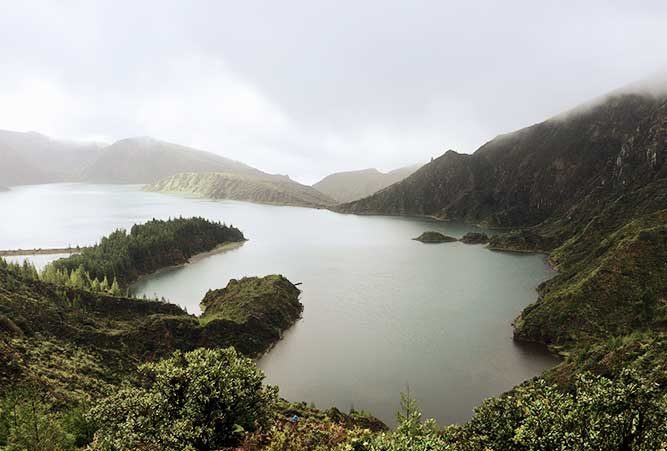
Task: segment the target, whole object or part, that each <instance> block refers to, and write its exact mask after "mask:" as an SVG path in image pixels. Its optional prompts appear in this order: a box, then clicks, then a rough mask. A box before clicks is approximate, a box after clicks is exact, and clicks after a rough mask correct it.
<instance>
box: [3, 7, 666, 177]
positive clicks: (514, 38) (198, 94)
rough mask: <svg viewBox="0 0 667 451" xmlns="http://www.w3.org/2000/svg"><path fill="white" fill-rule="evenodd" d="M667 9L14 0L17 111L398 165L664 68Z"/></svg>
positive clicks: (9, 116)
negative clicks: (36, 0) (40, 99)
mask: <svg viewBox="0 0 667 451" xmlns="http://www.w3.org/2000/svg"><path fill="white" fill-rule="evenodd" d="M665 23H667V4H666V3H665V2H664V1H646V2H620V1H601V0H594V1H590V2H579V3H577V4H574V3H568V4H565V3H563V2H533V1H515V2H492V1H485V2H441V1H392V0H385V1H379V0H373V1H364V2H359V1H354V2H353V1H335V2H334V1H317V2H310V1H282V2H258V1H246V2H219V1H210V2H204V1H194V2H179V1H146V2H129V1H115V2H110V1H109V2H57V4H56V2H21V3H20V4H19V2H12V3H10V4H7V5H6V6H5V8H4V12H3V14H2V15H0V28H1V29H3V31H4V36H5V38H4V39H3V40H2V41H0V52H2V54H3V59H2V61H1V62H0V121H4V122H7V123H0V128H19V129H24V130H25V129H38V130H39V131H42V132H45V133H51V134H55V135H57V136H59V137H65V138H86V137H104V138H106V139H117V138H122V137H126V136H133V135H148V134H152V135H156V137H158V138H161V139H167V140H174V141H178V142H181V143H182V144H185V145H195V146H197V147H201V148H205V149H209V150H212V151H216V152H219V153H222V154H224V155H226V156H228V157H231V158H234V159H239V160H242V161H246V162H247V163H249V164H253V165H256V166H258V167H260V168H262V169H264V170H268V171H274V172H281V173H285V172H287V173H290V175H292V176H293V177H294V178H297V179H300V180H305V181H314V180H315V179H317V178H319V177H321V176H323V175H325V174H326V173H329V172H332V171H337V170H349V169H359V168H363V167H367V166H376V167H379V168H380V169H391V168H393V167H397V166H401V165H406V164H410V163H413V162H416V161H425V160H427V159H428V158H429V157H430V156H433V155H438V154H439V153H441V152H442V151H443V150H444V149H446V148H454V149H456V150H458V151H463V152H471V151H473V150H475V148H476V147H477V146H479V145H480V144H481V143H483V142H485V141H486V140H488V139H490V138H492V137H493V136H495V135H496V134H499V133H503V132H508V131H511V130H513V129H516V128H519V127H522V126H525V125H528V124H531V123H534V122H537V121H540V120H542V119H545V118H546V117H548V116H551V115H555V114H558V113H560V112H562V111H565V110H567V109H569V108H571V107H573V106H575V105H577V104H579V103H582V102H584V101H587V100H589V99H592V98H595V97H597V96H599V95H602V94H604V93H605V92H608V91H611V90H613V89H615V88H618V87H620V86H623V85H626V84H628V83H630V82H633V81H635V80H638V79H641V78H643V77H645V76H647V75H650V74H651V73H653V72H654V71H656V70H657V69H660V68H662V67H665V65H666V64H667V27H665V26H664V24H665ZM175 66H176V67H175ZM239 92H240V93H241V95H238V93H239ZM37 94H39V95H37ZM40 96H41V97H43V98H44V99H45V100H44V102H42V103H40V102H39V98H40ZM244 99H246V100H245V101H244ZM248 99H249V100H248ZM46 102H48V103H49V104H48V105H45V104H44V103H46ZM248 103H250V104H251V106H250V107H248ZM3 110H4V111H3ZM148 116H150V117H148ZM40 128H45V129H40Z"/></svg>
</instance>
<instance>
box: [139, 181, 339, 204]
mask: <svg viewBox="0 0 667 451" xmlns="http://www.w3.org/2000/svg"><path fill="white" fill-rule="evenodd" d="M146 190H147V191H156V192H165V193H187V194H195V195H198V196H202V197H207V198H211V199H231V200H240V201H247V202H256V203H264V204H275V205H293V206H302V207H324V206H329V205H333V204H335V201H334V200H333V199H331V198H330V197H328V196H326V195H324V194H322V193H320V192H319V191H317V190H316V189H314V188H312V187H310V186H305V185H301V184H300V183H297V182H295V181H293V180H290V179H289V178H287V177H278V176H274V177H273V178H270V179H267V178H257V177H252V176H247V175H238V174H229V173H222V172H208V173H200V174H196V173H182V174H177V175H174V176H172V177H168V178H165V179H163V180H160V181H159V182H157V183H155V184H153V185H151V186H149V187H147V188H146Z"/></svg>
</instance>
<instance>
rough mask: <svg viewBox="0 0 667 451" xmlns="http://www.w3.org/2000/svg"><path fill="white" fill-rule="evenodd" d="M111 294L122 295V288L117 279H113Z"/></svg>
mask: <svg viewBox="0 0 667 451" xmlns="http://www.w3.org/2000/svg"><path fill="white" fill-rule="evenodd" d="M109 293H110V294H111V295H112V296H120V295H121V293H122V292H121V291H120V286H118V279H116V278H115V277H114V278H113V283H112V284H111V290H109Z"/></svg>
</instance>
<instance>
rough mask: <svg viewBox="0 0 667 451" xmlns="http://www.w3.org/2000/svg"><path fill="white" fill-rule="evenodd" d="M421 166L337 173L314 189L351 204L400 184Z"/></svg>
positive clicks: (320, 182) (315, 185)
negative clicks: (381, 170) (383, 170)
mask: <svg viewBox="0 0 667 451" xmlns="http://www.w3.org/2000/svg"><path fill="white" fill-rule="evenodd" d="M419 166H420V165H413V166H406V167H402V168H399V169H395V170H393V171H390V172H387V173H383V172H380V171H378V170H377V169H363V170H360V171H348V172H336V173H334V174H331V175H328V176H326V177H325V178H323V179H322V180H320V181H319V182H317V183H315V184H314V185H313V188H315V189H316V190H318V191H320V192H321V193H324V194H326V195H327V196H329V197H331V198H333V199H335V200H336V201H338V202H351V201H354V200H358V199H362V198H364V197H367V196H370V195H371V194H373V193H376V192H378V191H380V190H381V189H384V188H386V187H388V186H390V185H393V184H394V183H397V182H400V181H401V180H403V179H404V178H406V177H408V176H409V175H410V174H412V173H413V172H415V171H416V170H417V169H419Z"/></svg>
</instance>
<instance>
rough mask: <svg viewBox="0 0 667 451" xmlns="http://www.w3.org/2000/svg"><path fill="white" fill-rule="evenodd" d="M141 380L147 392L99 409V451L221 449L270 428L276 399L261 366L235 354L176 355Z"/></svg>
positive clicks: (143, 371)
mask: <svg viewBox="0 0 667 451" xmlns="http://www.w3.org/2000/svg"><path fill="white" fill-rule="evenodd" d="M139 373H140V376H141V379H142V381H143V384H142V386H140V387H127V388H124V389H122V390H120V391H119V392H118V393H116V394H115V395H113V396H112V397H110V398H107V399H106V400H103V401H102V402H101V403H100V404H99V405H98V406H96V407H95V408H94V409H93V412H92V415H93V417H94V418H96V419H98V421H99V424H100V425H101V427H100V429H99V431H98V432H97V434H96V440H95V443H94V446H93V447H94V448H95V449H117V450H124V449H127V450H135V449H161V450H175V451H176V450H178V451H180V450H195V449H219V448H221V447H223V446H225V445H227V444H230V443H233V441H234V440H235V439H238V437H241V436H242V435H243V434H244V433H245V432H246V431H254V430H255V429H257V428H259V427H261V426H265V425H266V424H267V423H268V421H269V419H270V416H271V412H272V409H273V406H274V402H275V400H276V397H277V389H275V388H273V387H270V386H263V385H262V380H263V378H264V375H263V374H262V372H261V371H260V370H258V369H257V367H256V366H255V364H254V362H253V361H252V360H250V359H248V358H246V357H242V356H240V355H239V354H237V353H236V351H235V350H234V349H233V348H227V349H221V350H205V349H198V350H196V351H192V352H189V353H185V354H184V353H181V352H176V353H175V354H174V355H173V356H172V357H171V358H169V359H165V360H162V361H161V362H158V363H148V364H144V365H142V366H141V367H140V368H139Z"/></svg>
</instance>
